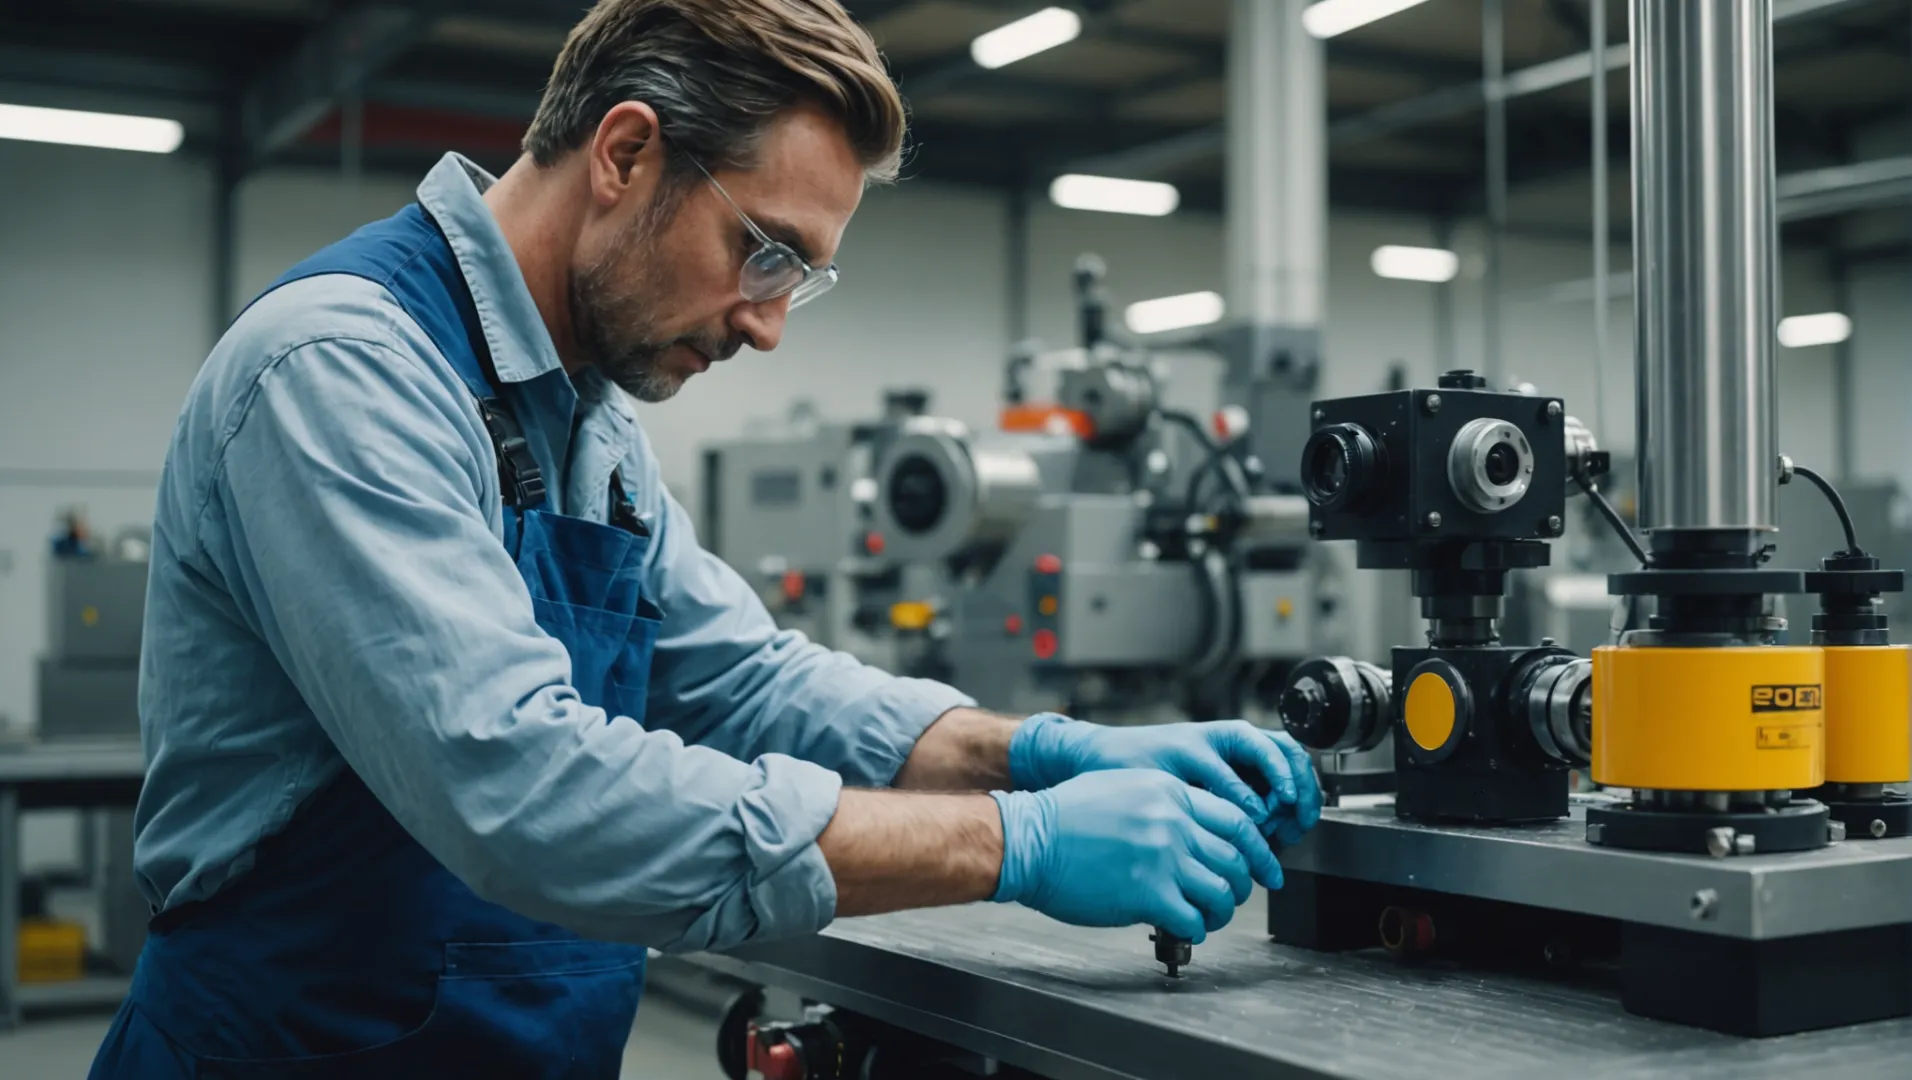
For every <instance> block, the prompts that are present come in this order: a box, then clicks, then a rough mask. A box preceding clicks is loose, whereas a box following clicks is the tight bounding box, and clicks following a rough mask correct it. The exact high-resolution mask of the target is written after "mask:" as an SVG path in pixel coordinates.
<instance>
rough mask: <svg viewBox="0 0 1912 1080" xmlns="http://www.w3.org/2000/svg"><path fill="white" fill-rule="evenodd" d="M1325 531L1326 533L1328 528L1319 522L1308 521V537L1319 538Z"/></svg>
mask: <svg viewBox="0 0 1912 1080" xmlns="http://www.w3.org/2000/svg"><path fill="white" fill-rule="evenodd" d="M1327 531H1328V527H1327V526H1326V525H1324V524H1322V523H1321V522H1319V521H1310V522H1309V523H1308V535H1309V536H1320V535H1321V534H1322V533H1324V532H1327Z"/></svg>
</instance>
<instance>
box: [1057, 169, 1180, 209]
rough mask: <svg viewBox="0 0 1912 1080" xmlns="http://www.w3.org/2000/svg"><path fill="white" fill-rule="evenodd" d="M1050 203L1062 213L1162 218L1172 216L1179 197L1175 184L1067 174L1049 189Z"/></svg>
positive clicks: (1178, 204) (1178, 202)
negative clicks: (1166, 215) (1095, 211)
mask: <svg viewBox="0 0 1912 1080" xmlns="http://www.w3.org/2000/svg"><path fill="white" fill-rule="evenodd" d="M1049 201H1050V202H1053V203H1055V204H1056V205H1057V206H1060V207H1062V208H1063V209H1065V210H1100V211H1102V212H1104V213H1108V214H1144V215H1147V216H1148V217H1161V216H1162V215H1163V214H1171V213H1174V212H1175V208H1176V207H1177V206H1180V205H1181V203H1182V193H1181V192H1179V191H1177V190H1175V185H1174V184H1164V183H1160V182H1158V181H1155V180H1120V179H1117V178H1116V177H1113V176H1084V175H1082V174H1080V173H1068V174H1066V175H1063V176H1058V177H1056V178H1055V181H1054V182H1053V183H1051V184H1050V185H1049Z"/></svg>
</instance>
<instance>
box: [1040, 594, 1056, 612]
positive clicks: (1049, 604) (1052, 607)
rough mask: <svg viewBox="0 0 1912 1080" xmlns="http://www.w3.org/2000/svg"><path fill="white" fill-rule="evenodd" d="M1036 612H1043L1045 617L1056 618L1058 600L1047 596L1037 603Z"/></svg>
mask: <svg viewBox="0 0 1912 1080" xmlns="http://www.w3.org/2000/svg"><path fill="white" fill-rule="evenodd" d="M1036 610H1037V611H1040V612H1042V613H1043V614H1044V615H1048V616H1054V615H1055V613H1056V598H1055V597H1053V596H1045V597H1043V598H1042V599H1040V600H1038V601H1036Z"/></svg>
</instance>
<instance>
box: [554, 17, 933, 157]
mask: <svg viewBox="0 0 1912 1080" xmlns="http://www.w3.org/2000/svg"><path fill="white" fill-rule="evenodd" d="M624 101H642V102H645V103H647V104H649V105H650V106H651V108H652V109H654V110H656V111H657V115H658V121H659V124H660V125H661V127H662V128H663V132H664V135H665V136H666V137H667V138H668V139H670V140H672V141H673V142H674V143H675V144H676V146H677V148H680V149H683V150H685V151H687V152H689V153H691V154H693V155H695V157H696V159H697V160H698V161H701V162H703V163H704V164H705V165H706V166H708V167H709V168H711V169H717V168H724V167H728V168H749V167H751V166H752V165H753V164H754V163H755V159H756V149H757V143H758V141H759V140H760V139H761V138H762V136H763V133H764V131H765V130H766V129H767V128H768V127H769V126H770V122H771V121H772V120H774V119H775V118H776V117H777V116H778V115H779V114H781V113H783V112H784V111H785V110H788V109H790V108H793V107H795V106H798V105H803V104H813V105H816V106H819V107H821V108H823V109H824V110H826V111H827V112H829V113H830V114H831V115H833V116H835V117H836V118H837V120H838V121H840V122H841V123H842V124H843V128H844V131H845V133H846V134H848V136H849V139H850V145H851V146H852V147H854V148H855V149H856V154H857V159H858V160H859V161H860V162H862V164H863V169H864V174H865V176H866V177H867V178H869V179H871V180H876V181H888V180H892V179H894V178H895V176H896V171H897V163H898V160H899V158H900V156H901V151H902V145H903V131H904V126H905V118H904V109H903V100H902V97H901V96H900V95H899V94H898V93H897V91H896V84H895V83H893V82H891V81H890V76H889V73H888V72H887V71H886V70H885V69H884V66H883V59H882V57H881V56H880V55H879V54H878V53H877V51H876V43H875V42H873V41H871V40H870V35H869V32H868V31H866V30H864V29H863V28H862V27H861V26H859V25H857V23H856V21H855V20H853V19H851V18H850V16H849V14H848V13H846V12H845V11H844V10H843V7H842V6H841V5H840V4H838V3H837V2H836V0H600V2H599V3H598V5H597V6H596V7H594V8H592V9H591V11H590V13H589V14H587V15H585V17H584V20H583V21H582V22H580V23H578V25H577V26H576V27H574V28H573V29H572V31H571V35H570V37H568V38H567V39H566V40H565V43H564V50H563V51H562V52H560V53H559V54H558V62H557V65H556V66H555V67H554V68H553V69H552V71H551V79H550V81H549V82H548V83H546V85H545V88H544V97H543V98H542V99H541V100H540V101H539V102H538V115H537V116H536V117H535V118H534V119H533V120H532V121H531V127H530V130H528V131H526V132H525V137H524V149H525V152H526V153H528V154H530V155H531V156H532V158H533V160H535V161H536V162H537V163H538V164H540V165H546V166H548V165H551V164H553V163H555V162H556V161H557V160H558V159H559V158H561V157H563V156H564V154H565V153H566V152H567V151H570V150H575V149H577V148H578V147H580V146H583V145H584V144H585V143H586V142H587V141H588V140H589V139H590V137H591V135H592V133H593V132H595V131H596V130H597V126H598V124H599V123H601V122H602V121H603V119H604V115H605V113H607V112H609V111H610V110H611V108H612V107H613V106H615V105H617V104H618V103H620V102H624ZM667 160H668V159H667Z"/></svg>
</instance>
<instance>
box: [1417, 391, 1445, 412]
mask: <svg viewBox="0 0 1912 1080" xmlns="http://www.w3.org/2000/svg"><path fill="white" fill-rule="evenodd" d="M1421 407H1422V408H1423V409H1426V410H1427V411H1428V412H1431V413H1437V412H1440V411H1441V395H1439V394H1429V395H1427V399H1426V400H1425V401H1423V402H1421Z"/></svg>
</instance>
